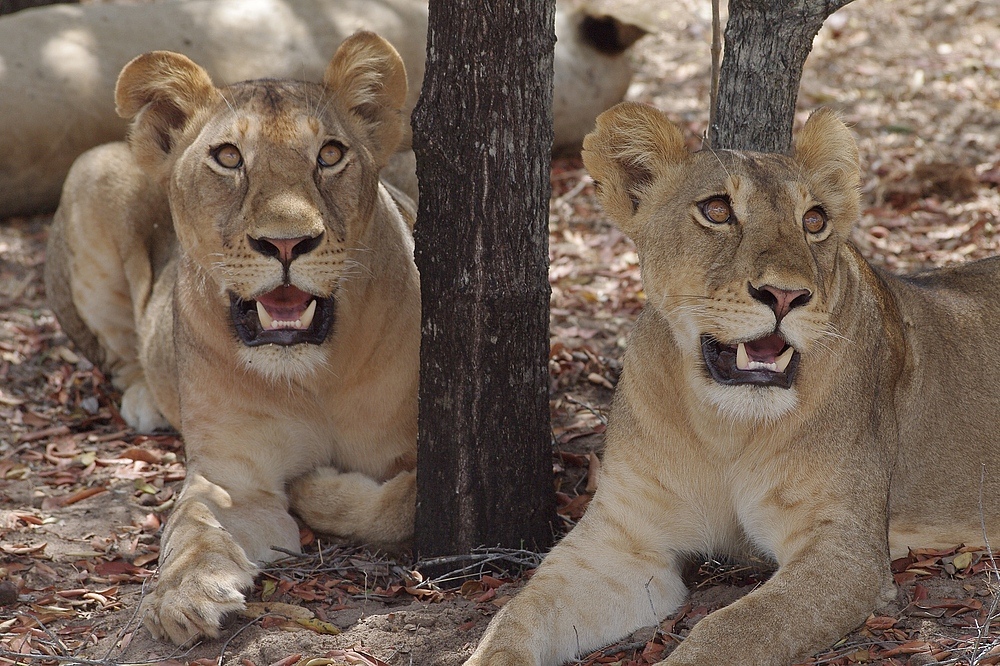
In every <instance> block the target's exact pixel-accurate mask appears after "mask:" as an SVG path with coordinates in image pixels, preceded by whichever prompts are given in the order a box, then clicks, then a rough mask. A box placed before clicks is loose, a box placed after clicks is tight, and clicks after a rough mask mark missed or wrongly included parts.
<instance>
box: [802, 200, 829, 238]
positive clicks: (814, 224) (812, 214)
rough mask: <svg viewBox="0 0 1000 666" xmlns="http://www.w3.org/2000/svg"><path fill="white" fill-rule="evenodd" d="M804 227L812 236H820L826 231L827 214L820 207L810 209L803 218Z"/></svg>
mask: <svg viewBox="0 0 1000 666" xmlns="http://www.w3.org/2000/svg"><path fill="white" fill-rule="evenodd" d="M802 226H803V227H804V228H805V230H806V231H808V232H809V233H811V234H818V233H819V232H821V231H823V230H824V229H826V213H825V212H824V211H823V209H822V208H820V207H819V206H817V207H815V208H810V209H809V210H807V211H806V214H805V215H803V216H802Z"/></svg>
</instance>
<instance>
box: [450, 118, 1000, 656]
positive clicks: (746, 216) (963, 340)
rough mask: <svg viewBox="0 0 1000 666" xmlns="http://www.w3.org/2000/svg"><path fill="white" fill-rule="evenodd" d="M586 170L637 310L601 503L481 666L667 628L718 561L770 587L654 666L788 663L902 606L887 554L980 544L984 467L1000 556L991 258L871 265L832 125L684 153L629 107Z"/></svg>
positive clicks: (594, 139)
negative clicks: (754, 566) (635, 267)
mask: <svg viewBox="0 0 1000 666" xmlns="http://www.w3.org/2000/svg"><path fill="white" fill-rule="evenodd" d="M583 156H584V161H585V164H586V166H587V169H588V170H589V171H590V173H591V175H592V176H593V178H594V181H595V182H596V183H597V192H598V196H599V198H600V201H601V203H602V204H603V206H604V208H605V210H606V211H607V213H608V214H609V215H610V216H611V217H612V218H614V220H615V221H616V222H617V223H618V224H619V225H620V227H621V228H622V230H623V231H624V232H626V233H627V234H628V235H629V236H630V237H631V238H632V239H633V240H634V241H635V244H636V246H637V248H638V252H639V257H640V265H641V270H642V275H643V283H644V285H645V289H646V292H647V294H648V302H647V304H646V307H645V309H644V311H643V313H642V314H641V316H640V317H639V320H638V321H637V323H636V326H635V329H634V331H633V332H632V334H631V337H630V339H629V345H628V350H627V352H626V355H625V362H624V370H623V372H622V377H621V382H620V383H619V385H618V389H617V392H616V394H615V397H614V402H613V407H612V414H611V419H610V423H609V425H608V430H607V444H606V445H607V450H606V455H605V458H604V464H603V466H602V476H601V482H600V486H599V489H598V491H597V494H596V496H595V497H594V500H593V502H592V503H591V505H590V508H589V509H588V511H587V513H586V515H585V516H584V517H583V519H582V520H581V521H580V523H579V524H578V525H577V526H576V527H575V528H574V529H573V530H572V532H570V534H569V535H567V536H566V538H565V539H563V540H562V542H561V543H560V544H559V545H557V546H556V547H555V548H554V549H553V550H552V552H551V553H550V554H549V555H548V556H547V557H546V559H545V561H544V563H543V564H542V566H541V567H540V568H539V570H538V572H537V573H536V574H535V575H534V577H533V578H532V579H531V582H530V583H529V584H528V585H527V587H526V588H525V589H524V590H523V591H522V592H521V593H520V594H518V595H517V596H516V597H515V598H514V599H513V600H512V601H511V602H510V603H508V604H507V605H506V606H504V608H503V609H502V610H501V611H500V612H499V613H498V614H497V616H496V618H494V620H493V622H492V623H491V624H490V626H489V628H488V629H487V631H486V634H485V635H484V637H483V639H482V642H481V643H480V645H479V648H478V649H477V650H476V652H475V653H474V655H473V656H472V658H471V659H470V660H469V661H467V662H466V666H485V665H489V666H539V665H553V664H561V663H563V662H564V661H566V660H567V659H570V658H571V657H573V655H574V654H577V653H583V654H585V653H587V652H588V651H590V650H591V649H593V648H596V647H598V646H600V645H602V644H606V643H608V642H611V641H613V640H616V639H618V638H620V637H621V636H623V635H625V634H627V633H628V632H630V631H632V630H634V629H636V628H638V627H640V626H643V625H648V624H651V623H655V622H658V621H659V620H660V619H661V618H663V617H665V616H667V615H669V614H670V613H672V612H674V610H676V609H677V607H678V606H679V605H680V604H681V602H682V600H683V599H684V596H685V594H686V590H685V587H684V583H683V582H682V580H681V573H680V564H681V562H682V561H683V560H685V559H686V558H688V557H690V556H692V555H696V554H706V553H722V554H731V555H736V556H740V555H744V554H748V553H755V554H758V555H764V556H768V557H770V558H773V560H774V561H775V563H776V564H777V565H778V569H777V572H776V573H775V574H774V576H773V577H772V578H771V579H770V580H769V581H768V582H767V583H765V584H764V585H762V586H761V587H759V588H758V589H756V590H755V591H753V592H751V593H750V594H748V595H747V596H745V597H743V598H742V599H740V600H739V601H736V602H734V603H733V604H731V605H729V606H728V607H726V608H724V609H722V610H719V611H716V612H715V613H712V614H710V615H709V616H708V617H706V618H705V619H703V620H702V621H701V622H699V623H698V624H697V625H696V626H695V627H694V629H693V630H692V631H691V634H690V635H689V636H688V637H687V638H686V639H685V640H684V641H683V642H682V643H681V644H680V645H679V646H678V647H677V648H676V649H675V650H674V651H673V652H672V653H671V654H670V655H669V657H668V658H667V659H666V660H665V661H664V662H662V663H664V664H670V665H671V666H674V665H678V664H699V665H701V666H730V665H733V664H747V665H752V666H766V665H768V664H775V665H777V664H787V663H789V662H790V661H792V660H794V659H795V658H797V657H799V656H802V655H804V654H807V653H809V652H811V651H814V650H816V649H817V648H820V647H822V646H825V645H828V644H830V643H832V642H833V641H835V640H836V639H837V638H839V637H840V636H841V635H843V634H844V633H845V632H847V631H848V630H850V629H851V628H853V627H854V626H856V625H858V624H859V623H861V622H862V621H863V620H864V619H865V617H866V616H867V614H868V613H870V612H871V611H872V610H873V609H875V608H876V607H877V606H879V605H880V604H882V603H883V602H886V601H888V600H890V599H891V598H892V597H893V596H894V588H893V581H892V577H891V575H890V571H889V558H890V553H891V554H892V555H897V554H905V552H906V548H907V546H934V545H953V544H956V543H967V544H977V543H982V542H983V536H984V535H983V531H982V529H981V527H980V516H981V512H980V509H979V507H978V506H977V504H978V500H979V497H980V475H981V470H982V466H983V465H987V467H988V468H987V470H986V473H987V474H986V483H985V486H984V487H983V488H982V497H983V498H984V504H985V505H984V509H985V516H984V519H985V522H986V525H987V529H988V531H989V534H990V536H991V537H992V539H993V543H998V542H1000V507H998V503H997V497H998V496H1000V469H998V464H997V461H998V460H1000V445H998V443H997V433H998V432H1000V363H997V362H996V361H995V360H994V359H992V357H991V356H990V355H989V351H988V350H991V349H995V348H997V347H998V346H1000V298H998V297H997V291H996V285H997V283H998V282H1000V259H988V260H985V261H980V262H977V263H972V264H969V265H966V266H959V267H956V268H949V269H944V270H938V271H931V272H928V273H923V274H920V275H915V276H911V277H903V278H901V277H896V276H892V275H888V274H886V273H884V272H882V271H880V270H877V269H873V268H872V267H870V266H869V265H868V264H867V263H865V261H864V259H862V257H861V256H860V255H859V253H858V251H857V250H856V249H855V248H854V246H853V245H851V243H850V242H849V240H848V237H849V234H850V230H851V227H852V225H853V224H854V222H855V221H856V220H857V219H858V215H859V209H860V203H859V195H858V184H859V181H860V178H859V170H858V153H857V148H856V146H855V144H854V141H853V139H852V138H851V135H850V133H849V131H848V130H847V128H846V127H845V126H844V125H843V124H842V123H841V122H840V121H839V120H838V119H837V118H836V116H835V115H834V114H833V113H831V112H829V111H819V112H817V113H815V114H813V115H812V117H811V118H810V119H809V121H808V122H807V123H806V125H805V128H804V129H803V130H802V131H801V133H800V134H799V135H798V138H797V142H796V144H795V149H794V154H793V155H792V156H791V157H786V156H782V155H763V154H756V153H746V152H735V151H716V152H713V151H703V152H700V153H696V154H689V153H688V151H687V150H686V149H685V147H684V141H683V138H682V136H681V133H680V131H679V130H678V129H677V128H675V127H674V126H673V125H672V124H671V123H670V122H668V121H667V120H666V118H665V117H664V116H663V115H662V114H661V113H660V112H658V111H656V110H654V109H652V108H649V107H645V106H640V105H638V104H632V103H625V104H621V105H619V106H617V107H614V108H613V109H612V110H610V111H607V112H605V113H604V114H602V115H601V116H600V117H599V118H598V122H597V128H596V130H595V131H594V132H593V133H591V134H590V135H589V136H588V137H587V138H586V140H585V141H584V153H583ZM942 468H945V469H946V470H947V474H946V475H944V474H942V473H941V471H942Z"/></svg>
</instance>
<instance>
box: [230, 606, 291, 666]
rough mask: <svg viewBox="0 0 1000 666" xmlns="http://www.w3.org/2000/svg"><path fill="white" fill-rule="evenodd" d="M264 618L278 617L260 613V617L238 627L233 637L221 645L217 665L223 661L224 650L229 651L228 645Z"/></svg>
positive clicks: (272, 614)
mask: <svg viewBox="0 0 1000 666" xmlns="http://www.w3.org/2000/svg"><path fill="white" fill-rule="evenodd" d="M265 617H278V615H277V614H275V613H262V614H261V615H258V616H257V617H255V618H254V619H252V620H250V621H249V622H247V623H246V624H244V625H243V626H242V627H240V628H239V629H237V630H236V631H234V632H233V635H232V636H230V637H229V638H227V639H226V642H225V643H223V644H222V651H221V652H219V664H222V663H223V661H224V660H225V658H226V650H228V649H229V644H230V643H232V642H233V640H234V639H235V638H236V637H237V636H239V635H240V634H242V633H243V632H244V631H246V630H247V629H249V628H250V627H252V626H253V625H255V624H257V621H258V620H263V619H264V618H265Z"/></svg>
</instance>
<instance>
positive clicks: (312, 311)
mask: <svg viewBox="0 0 1000 666" xmlns="http://www.w3.org/2000/svg"><path fill="white" fill-rule="evenodd" d="M315 316H316V300H315V299H313V300H312V301H310V302H309V306H308V307H307V308H306V310H305V312H303V313H302V316H300V317H299V318H298V319H295V320H284V319H275V318H274V317H272V316H271V315H270V314H268V312H267V308H265V307H264V306H263V305H261V302H260V301H257V317H258V318H259V319H260V327H261V328H262V329H263V330H265V331H276V330H279V329H283V328H292V329H297V330H304V329H307V328H309V326H311V325H312V322H313V317H315Z"/></svg>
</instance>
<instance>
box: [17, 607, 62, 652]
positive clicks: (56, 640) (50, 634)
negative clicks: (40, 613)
mask: <svg viewBox="0 0 1000 666" xmlns="http://www.w3.org/2000/svg"><path fill="white" fill-rule="evenodd" d="M16 614H17V615H20V616H22V617H30V618H31V619H32V620H34V621H35V622H37V623H38V626H39V627H41V629H42V631H44V632H45V635H46V636H48V637H49V638H51V639H52V642H53V643H55V645H56V647H58V648H59V651H60V653H61V654H64V655H65V654H68V653H69V649H68V648H67V647H66V644H65V643H63V642H62V641H61V640H59V638H58V637H56V635H55V634H53V633H52V632H51V631H49V628H48V627H46V626H45V623H44V622H42V621H41V620H39V619H38V618H37V617H35V616H34V615H32V614H31V613H16Z"/></svg>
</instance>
